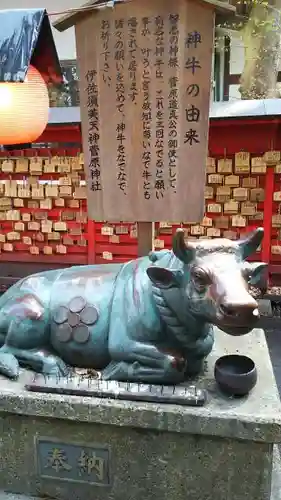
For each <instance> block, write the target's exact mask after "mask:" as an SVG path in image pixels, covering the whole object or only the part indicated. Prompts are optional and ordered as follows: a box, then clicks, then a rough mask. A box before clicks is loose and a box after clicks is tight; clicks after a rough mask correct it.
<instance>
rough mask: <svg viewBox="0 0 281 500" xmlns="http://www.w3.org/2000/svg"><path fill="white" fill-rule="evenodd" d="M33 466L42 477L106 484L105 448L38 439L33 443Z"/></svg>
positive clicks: (106, 456) (107, 469) (106, 463)
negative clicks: (35, 454) (34, 464)
mask: <svg viewBox="0 0 281 500" xmlns="http://www.w3.org/2000/svg"><path fill="white" fill-rule="evenodd" d="M37 464H38V469H39V474H40V475H41V476H42V477H49V478H56V479H60V480H65V481H73V482H85V483H92V484H96V485H101V486H104V485H108V484H109V482H110V480H109V479H110V478H109V451H108V449H107V448H92V447H89V446H78V445H75V444H68V443H67V444H64V443H60V442H56V441H52V440H50V441H48V440H45V439H42V440H41V439H40V440H38V441H37Z"/></svg>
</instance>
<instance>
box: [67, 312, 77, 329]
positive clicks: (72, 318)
mask: <svg viewBox="0 0 281 500" xmlns="http://www.w3.org/2000/svg"><path fill="white" fill-rule="evenodd" d="M79 321H80V316H79V314H77V313H74V312H69V313H68V316H67V322H68V324H69V325H70V326H77V325H78V324H79Z"/></svg>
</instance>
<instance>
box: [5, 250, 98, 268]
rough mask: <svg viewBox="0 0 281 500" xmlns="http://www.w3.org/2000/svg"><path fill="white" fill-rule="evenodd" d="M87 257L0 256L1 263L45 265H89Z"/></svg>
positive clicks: (18, 253) (18, 254)
mask: <svg viewBox="0 0 281 500" xmlns="http://www.w3.org/2000/svg"><path fill="white" fill-rule="evenodd" d="M87 260H88V259H87V255H86V254H85V255H79V254H78V255H44V254H39V255H31V254H30V253H29V252H26V253H24V252H5V253H1V254H0V262H7V263H8V262H34V261H36V263H43V264H61V265H62V266H63V265H64V264H72V265H80V264H87Z"/></svg>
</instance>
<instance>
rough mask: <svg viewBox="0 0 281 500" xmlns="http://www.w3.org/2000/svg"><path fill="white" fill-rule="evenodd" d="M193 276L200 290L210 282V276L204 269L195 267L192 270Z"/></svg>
mask: <svg viewBox="0 0 281 500" xmlns="http://www.w3.org/2000/svg"><path fill="white" fill-rule="evenodd" d="M191 277H192V280H193V283H194V285H195V286H196V288H198V289H199V290H203V289H204V288H206V286H207V285H209V284H210V278H209V276H208V274H207V273H206V272H205V271H203V269H194V270H192V272H191Z"/></svg>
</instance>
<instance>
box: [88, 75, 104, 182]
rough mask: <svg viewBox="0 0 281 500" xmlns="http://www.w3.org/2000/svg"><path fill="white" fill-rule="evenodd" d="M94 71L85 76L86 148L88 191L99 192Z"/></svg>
mask: <svg viewBox="0 0 281 500" xmlns="http://www.w3.org/2000/svg"><path fill="white" fill-rule="evenodd" d="M96 77H97V72H96V70H90V71H88V72H87V74H86V81H87V89H86V91H87V98H88V100H87V112H88V120H89V133H88V147H89V153H90V161H89V170H90V183H91V185H90V189H91V190H92V191H101V190H102V185H101V164H100V146H99V140H100V127H99V105H98V86H97V82H96Z"/></svg>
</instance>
